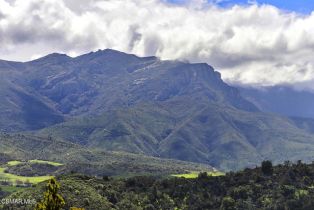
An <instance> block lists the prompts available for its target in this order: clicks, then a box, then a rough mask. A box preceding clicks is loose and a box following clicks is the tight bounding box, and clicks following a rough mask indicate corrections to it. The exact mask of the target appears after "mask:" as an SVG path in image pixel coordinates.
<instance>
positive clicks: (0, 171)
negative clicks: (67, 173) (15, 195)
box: [0, 168, 52, 185]
mask: <svg viewBox="0 0 314 210" xmlns="http://www.w3.org/2000/svg"><path fill="white" fill-rule="evenodd" d="M4 171H5V168H0V181H9V182H12V183H13V185H15V184H16V182H17V181H21V182H29V183H31V184H37V183H39V182H43V181H46V180H48V179H51V178H52V176H36V177H28V176H18V175H14V174H10V173H5V172H4Z"/></svg>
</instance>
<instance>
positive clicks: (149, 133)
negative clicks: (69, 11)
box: [0, 49, 314, 170]
mask: <svg viewBox="0 0 314 210" xmlns="http://www.w3.org/2000/svg"><path fill="white" fill-rule="evenodd" d="M0 72H1V74H2V75H3V76H2V77H1V80H2V81H3V82H1V85H2V87H1V89H0V93H1V94H2V95H3V96H5V97H4V99H5V100H4V102H3V104H2V106H3V109H1V110H4V111H2V112H1V113H0V115H1V116H0V117H1V124H0V125H1V129H2V130H4V131H11V132H14V131H31V130H32V132H33V133H34V134H36V135H41V136H42V137H46V138H47V137H48V136H49V137H53V138H59V139H63V140H65V141H70V142H72V143H74V144H75V145H78V144H79V145H81V146H83V147H84V148H90V149H95V148H97V149H101V150H110V151H126V152H132V153H140V154H145V155H150V156H156V157H165V158H174V159H179V160H185V161H192V162H199V163H206V164H209V165H212V166H215V167H217V168H219V169H223V170H230V169H239V168H243V167H247V166H254V165H256V164H259V163H260V161H261V160H263V159H271V160H274V161H276V162H280V161H285V160H299V159H302V160H305V161H311V160H312V159H313V158H314V153H313V151H314V135H313V130H314V129H313V127H312V125H313V124H312V123H311V121H307V120H304V119H302V118H299V119H297V120H296V119H290V118H288V117H283V116H279V115H276V114H265V113H263V112H261V111H259V109H258V108H257V107H256V106H255V105H254V104H253V103H251V102H250V101H248V100H247V99H245V98H244V97H242V96H241V94H240V92H239V90H238V89H237V88H234V87H231V86H229V85H227V84H226V83H224V82H223V81H222V79H221V76H220V74H219V73H218V72H217V71H215V70H214V69H213V68H212V67H211V66H209V65H208V64H204V63H196V64H190V63H186V62H181V61H167V60H160V59H158V58H156V57H137V56H135V55H130V54H126V53H122V52H119V51H114V50H110V49H107V50H99V51H97V52H91V53H88V54H85V55H81V56H78V57H75V58H72V57H69V56H67V55H64V54H50V55H48V56H45V57H43V58H40V59H37V60H34V61H31V62H25V63H19V62H8V61H1V68H0ZM30 107H31V108H30ZM34 122H36V124H34ZM305 125H306V126H305ZM38 129H40V130H38Z"/></svg>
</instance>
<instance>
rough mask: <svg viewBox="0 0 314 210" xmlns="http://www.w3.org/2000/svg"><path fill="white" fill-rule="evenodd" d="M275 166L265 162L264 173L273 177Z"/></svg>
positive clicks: (263, 165) (267, 161)
mask: <svg viewBox="0 0 314 210" xmlns="http://www.w3.org/2000/svg"><path fill="white" fill-rule="evenodd" d="M273 171H274V169H273V164H272V162H271V161H269V160H265V161H263V162H262V172H263V174H265V175H272V174H273Z"/></svg>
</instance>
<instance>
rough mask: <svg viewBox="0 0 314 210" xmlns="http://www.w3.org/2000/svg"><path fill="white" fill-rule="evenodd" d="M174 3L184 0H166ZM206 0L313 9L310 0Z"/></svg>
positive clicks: (301, 11) (303, 11) (231, 4)
mask: <svg viewBox="0 0 314 210" xmlns="http://www.w3.org/2000/svg"><path fill="white" fill-rule="evenodd" d="M168 2H170V3H174V4H184V3H187V2H188V1H186V0H168ZM207 2H212V3H216V4H218V5H219V6H221V7H231V6H234V5H236V4H238V5H250V4H259V5H262V4H268V5H273V6H275V7H277V8H279V9H281V10H285V11H294V12H298V13H303V14H309V13H311V12H312V11H313V10H314V3H313V1H311V0H216V1H214V0H212V1H210V0H208V1H207Z"/></svg>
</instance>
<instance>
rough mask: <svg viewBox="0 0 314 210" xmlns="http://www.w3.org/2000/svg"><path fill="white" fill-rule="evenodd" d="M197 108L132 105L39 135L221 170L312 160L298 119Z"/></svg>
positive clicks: (311, 143) (312, 143)
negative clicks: (209, 166) (265, 163)
mask: <svg viewBox="0 0 314 210" xmlns="http://www.w3.org/2000/svg"><path fill="white" fill-rule="evenodd" d="M193 103H194V102H193V101H191V102H189V104H188V103H185V104H184V105H183V103H181V102H180V101H171V102H169V103H168V104H167V105H165V104H164V103H163V104H159V105H158V104H145V105H141V106H133V107H132V108H129V109H123V110H115V111H108V112H106V113H104V114H103V115H100V116H97V117H88V118H78V119H74V120H70V121H68V122H65V123H62V124H58V125H55V126H52V127H49V128H46V129H43V130H41V131H40V132H39V133H38V134H39V135H42V136H49V135H52V136H56V137H58V138H62V139H65V140H68V141H72V142H75V143H79V144H83V145H86V146H88V147H89V148H102V149H105V150H113V151H127V152H133V153H142V154H146V155H153V156H157V157H165V158H174V159H179V160H185V161H193V162H200V163H206V164H210V165H213V166H215V167H217V168H219V169H222V170H230V169H241V168H244V167H248V166H255V165H256V164H258V163H259V162H260V161H262V160H264V159H271V160H273V161H275V162H277V163H279V162H282V161H284V160H294V161H296V160H305V161H312V160H313V158H314V155H313V154H314V153H313V151H314V136H313V134H312V133H311V132H310V131H308V130H306V129H304V128H302V127H300V126H301V125H300V123H299V124H297V123H296V121H295V120H292V119H290V118H287V117H282V116H278V115H274V114H265V113H261V112H247V111H243V110H239V109H236V108H234V107H230V106H226V105H223V104H219V103H198V104H197V105H193ZM301 120H303V119H301ZM303 121H304V120H303Z"/></svg>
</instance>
